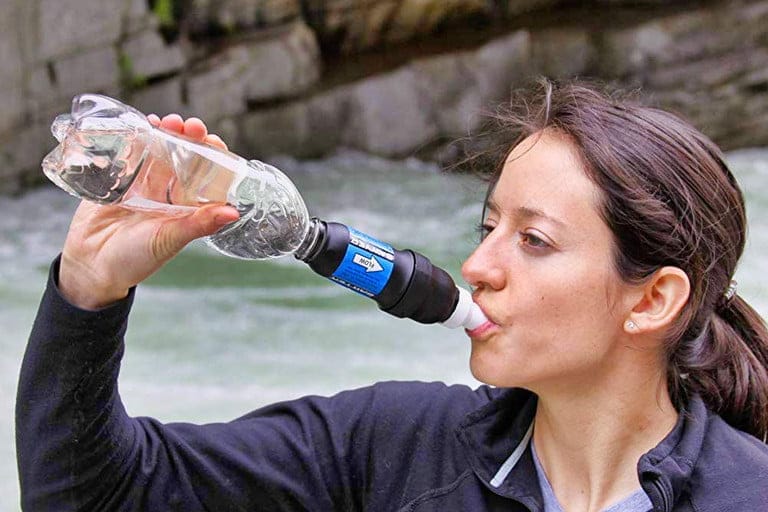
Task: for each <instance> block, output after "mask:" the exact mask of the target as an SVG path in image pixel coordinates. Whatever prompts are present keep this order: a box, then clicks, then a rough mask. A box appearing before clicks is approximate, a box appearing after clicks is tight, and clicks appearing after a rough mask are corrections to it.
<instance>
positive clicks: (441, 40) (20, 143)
mask: <svg viewBox="0 0 768 512" xmlns="http://www.w3.org/2000/svg"><path fill="white" fill-rule="evenodd" d="M0 8H1V9H2V10H1V11H0V13H2V15H1V16H0V90H2V91H3V92H2V94H0V326H1V327H2V329H3V330H4V335H3V336H2V337H1V338H0V511H1V512H5V511H14V510H18V508H19V505H18V482H17V475H16V466H15V452H14V446H13V443H14V441H13V439H14V431H13V407H14V396H15V389H16V379H17V375H18V368H19V365H20V362H21V357H22V354H23V350H24V345H25V343H26V337H27V335H28V333H29V329H30V327H31V324H32V321H33V319H34V314H35V310H36V307H37V303H38V301H39V298H40V294H41V292H42V289H43V287H44V284H45V279H46V273H47V267H48V265H49V263H50V261H51V260H52V259H53V258H54V257H55V256H56V254H57V253H58V251H59V250H60V248H61V245H62V243H63V239H64V236H65V234H66V230H67V226H68V222H69V218H70V217H71V215H72V212H73V211H74V208H75V206H76V201H75V200H74V199H73V198H71V197H69V196H68V195H66V194H65V193H64V192H62V191H60V190H58V189H54V188H52V187H51V186H49V185H47V184H45V183H43V182H44V176H43V174H42V172H41V171H40V161H41V160H42V157H43V156H44V155H45V154H46V153H47V152H48V151H50V150H51V149H52V148H53V146H54V145H55V144H54V139H53V138H52V136H51V135H50V131H49V127H50V123H51V121H52V119H53V117H54V116H55V115H56V114H58V113H61V112H65V111H68V110H69V103H70V101H71V98H72V96H74V95H75V94H78V93H81V92H100V93H104V94H108V95H111V96H115V97H118V98H120V99H122V100H123V101H125V102H127V103H129V104H132V105H133V106H135V107H137V108H139V109H140V110H143V111H144V112H146V113H150V112H154V113H157V114H160V115H163V114H166V113H169V112H178V113H181V114H183V115H195V116H198V117H201V118H202V119H204V120H205V121H206V122H207V123H208V125H209V127H210V129H211V131H213V132H216V133H219V134H220V135H221V136H222V137H223V138H224V139H225V140H226V141H227V142H228V143H229V145H230V148H231V149H233V150H234V151H236V152H238V153H240V154H242V155H243V156H246V157H248V158H260V159H263V160H266V161H268V162H270V163H272V164H274V165H276V166H278V167H279V168H281V169H283V170H284V171H285V172H286V173H287V174H288V175H289V176H290V177H291V178H292V179H293V180H294V181H295V182H296V184H297V186H298V188H299V190H300V191H301V192H302V194H303V195H304V197H305V200H306V202H307V205H308V206H309V209H310V211H311V213H312V214H314V215H318V216H321V217H323V218H326V219H329V220H337V221H340V222H345V223H347V224H350V225H352V226H355V227H356V228H358V229H360V230H363V231H366V232H368V233H370V234H372V235H374V236H377V237H379V238H381V239H384V240H386V241H388V242H390V243H392V244H393V245H395V246H397V247H410V248H413V249H416V250H419V251H421V252H423V253H424V254H426V255H428V256H429V257H430V258H431V259H432V260H433V261H435V262H436V263H438V264H440V265H442V266H444V267H445V268H447V269H448V270H449V271H450V272H451V273H452V274H453V275H454V277H457V278H458V277H459V267H460V264H461V262H462V260H463V259H464V258H466V256H467V255H468V254H469V252H470V251H471V250H472V247H473V246H474V244H475V243H476V242H477V238H476V235H475V230H474V227H475V225H476V224H477V222H478V221H479V217H480V212H481V201H482V197H483V193H484V185H483V184H482V183H481V182H480V181H478V180H476V179H475V178H472V177H471V176H469V175H468V174H466V173H463V172H461V171H462V170H464V169H463V167H462V166H461V165H458V163H459V162H461V161H462V160H463V158H464V156H465V154H466V152H467V151H470V152H471V151H473V150H475V149H477V148H476V147H474V146H473V144H474V142H473V141H474V140H476V139H474V138H473V137H472V135H473V134H476V133H479V132H482V131H483V130H484V129H485V127H486V119H487V118H488V114H489V113H492V112H493V111H494V109H495V108H496V105H499V104H503V103H504V102H505V101H509V98H510V95H511V92H512V91H513V90H514V89H517V88H520V87H522V86H524V85H526V84H529V83H530V81H531V79H532V78H534V77H537V76H547V77H550V78H565V77H583V78H591V79H598V80H601V81H605V82H608V83H610V84H614V85H616V86H619V87H622V88H629V89H637V90H638V91H639V92H640V94H641V95H642V96H644V97H645V99H646V100H647V101H648V102H650V103H652V104H655V105H658V106H662V107H665V108H669V109H672V110H674V111H676V112H678V113H681V114H682V115H683V116H685V117H687V118H688V119H690V120H691V121H692V122H693V124H694V125H696V126H697V127H699V128H700V129H701V130H703V131H704V132H705V133H706V134H708V135H709V136H711V137H712V138H713V139H714V140H715V141H716V142H717V143H719V144H720V145H721V146H722V147H723V148H725V149H726V150H728V151H729V153H728V159H729V162H730V164H731V166H732V167H733V169H734V172H735V173H736V174H737V177H738V178H739V179H740V181H741V183H742V186H743V187H744V189H745V192H746V194H747V201H748V213H749V217H750V221H751V231H750V238H749V243H748V248H747V253H746V255H745V257H744V260H743V263H742V265H741V267H740V269H739V271H738V274H737V279H738V280H739V281H740V288H739V292H740V294H741V295H743V296H744V297H746V298H747V299H748V300H750V301H751V302H752V303H753V305H755V306H756V307H757V309H758V310H759V311H761V312H762V313H763V314H768V277H767V276H768V272H767V271H766V270H768V269H766V266H767V265H768V263H766V262H765V261H763V260H764V258H763V259H762V260H761V258H759V257H758V256H759V254H761V253H762V254H764V253H765V251H766V250H768V225H767V224H768V149H766V148H768V1H672V2H670V1H663V0H634V1H633V0H589V1H581V2H576V1H565V0H517V1H514V0H0ZM445 169H450V170H451V171H452V172H449V173H446V172H441V171H443V170H445ZM467 356H468V347H467V343H466V337H465V336H464V334H463V333H460V332H453V331H448V330H446V329H443V328H441V327H434V326H432V327H429V326H421V325H418V324H415V323H413V322H410V321H406V320H398V319H394V318H391V317H389V316H387V315H384V314H382V313H380V312H378V311H377V310H376V308H375V306H374V305H373V304H372V303H370V302H369V301H367V300H365V299H362V298H359V297H358V296H356V295H354V294H352V293H350V292H348V291H346V290H344V289H341V288H338V287H336V286H334V285H332V284H330V283H326V282H325V281H324V280H323V279H322V278H319V277H317V276H315V275H314V274H312V273H311V272H310V271H309V270H308V269H307V268H306V267H304V266H303V265H302V264H299V263H297V262H295V261H292V260H291V259H290V258H286V259H281V260H272V261H268V262H241V261H235V260H232V259H227V258H224V257H221V256H218V255H216V254H214V253H213V252H212V251H211V250H209V249H208V248H206V247H205V246H204V245H203V244H202V243H200V244H193V245H192V246H191V247H189V248H188V249H187V250H185V251H184V252H183V253H182V254H181V255H180V256H179V257H178V258H177V259H176V260H174V261H173V262H171V263H170V264H169V265H168V266H166V267H165V268H164V269H163V270H162V271H161V272H160V273H158V274H157V275H156V276H154V277H153V278H152V279H150V280H149V282H147V283H146V284H145V285H143V286H142V287H140V289H139V292H138V298H137V301H136V306H135V308H134V311H133V313H132V320H131V324H130V328H129V332H128V350H127V355H126V358H125V362H124V365H123V372H122V375H121V381H120V382H121V392H122V393H123V396H124V399H125V402H126V405H127V408H128V410H129V412H130V413H132V414H135V415H151V416H156V417H159V418H160V419H162V420H166V421H172V420H184V421H192V422H207V421H225V420H228V419H231V418H233V417H235V416H239V415H241V414H243V413H245V412H247V411H249V410H251V409H254V408H256V407H258V406H260V405H263V404H265V403H269V402H273V401H276V400H282V399H288V398H292V397H296V396H300V395H304V394H307V393H322V394H330V393H334V392H336V391H339V390H341V389H345V388H349V387H356V386H362V385H366V384H370V383H372V382H374V381H377V380H385V379H419V380H441V381H445V382H450V383H455V382H458V383H466V384H468V385H472V386H474V385H476V384H477V383H476V382H475V381H474V380H473V379H472V377H471V375H469V373H468V370H467V363H466V361H467Z"/></svg>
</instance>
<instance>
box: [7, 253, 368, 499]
mask: <svg viewBox="0 0 768 512" xmlns="http://www.w3.org/2000/svg"><path fill="white" fill-rule="evenodd" d="M57 268H58V262H54V265H53V267H52V270H51V276H50V278H49V281H48V286H47V289H46V291H45V293H44V296H43V299H42V301H41V305H40V309H39V312H38V315H37V318H36V320H35V323H34V327H33V329H32V333H31V336H30V340H29V344H28V346H27V350H26V353H25V356H24V360H23V363H22V368H21V375H20V382H19V387H18V395H17V402H16V435H17V438H16V444H17V458H18V465H19V478H20V484H21V501H22V508H23V509H24V510H30V511H36V512H42V511H56V512H68V511H75V510H78V511H104V510H109V511H129V510H163V511H175V510H179V511H181V510H183V511H185V512H192V511H198V510H199V511H202V510H226V511H238V510H243V511H244V510H254V509H258V510H262V509H263V510H308V509H309V510H342V509H343V510H356V509H360V508H361V500H362V499H363V498H362V494H363V492H364V487H365V483H364V482H363V476H362V475H363V474H364V471H365V467H364V466H365V464H366V460H365V455H364V453H365V452H366V450H367V449H368V447H367V446H366V443H367V442H368V441H365V436H360V437H357V436H356V432H357V431H358V430H359V429H360V428H361V427H360V422H361V418H365V417H366V416H367V415H368V412H369V411H368V408H369V403H370V400H369V399H368V395H369V394H370V393H373V392H374V391H372V389H373V387H371V388H364V389H362V390H357V391H353V392H345V393H341V394H339V395H337V396H336V397H332V398H320V397H307V398H304V399H301V400H297V401H293V402H286V403H284V404H276V405H273V406H270V407H267V408H264V409H262V410H260V411H255V412H254V413H251V414H249V415H247V416H244V417H242V418H239V419H237V420H234V421H232V422H229V423H220V424H208V425H192V424H186V423H171V424H161V423H160V422H158V421H157V420H154V419H151V418H132V417H129V416H128V415H127V414H126V411H125V409H124V407H123V404H122V402H121V399H120V395H119V393H118V388H117V378H118V373H119V368H120V361H121V357H122V355H123V349H124V345H123V336H124V334H125V330H126V323H127V318H128V313H129V310H130V306H131V302H132V300H133V292H131V294H130V295H129V297H128V298H126V299H125V300H123V301H121V302H119V303H116V304H114V305H111V306H109V307H107V308H105V309H102V310H99V311H95V312H94V311H84V310H80V309H78V308H76V307H74V306H73V305H71V304H69V303H68V302H67V301H66V300H65V299H64V298H63V297H62V296H61V295H60V294H59V292H58V290H57V287H56V272H57ZM367 421H370V420H367Z"/></svg>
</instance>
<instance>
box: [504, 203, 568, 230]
mask: <svg viewBox="0 0 768 512" xmlns="http://www.w3.org/2000/svg"><path fill="white" fill-rule="evenodd" d="M515 212H516V213H517V215H518V216H519V217H520V218H522V219H534V218H540V219H544V220H547V221H549V222H551V223H552V224H555V225H557V226H559V227H561V228H565V227H567V224H566V223H565V222H563V221H561V220H560V219H556V218H555V217H553V216H551V215H547V214H546V213H544V212H543V211H542V210H539V209H538V208H532V207H530V206H518V207H517V208H516V209H515Z"/></svg>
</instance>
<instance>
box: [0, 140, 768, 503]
mask: <svg viewBox="0 0 768 512" xmlns="http://www.w3.org/2000/svg"><path fill="white" fill-rule="evenodd" d="M729 162H730V163H731V166H732V167H733V169H734V171H735V173H736V174H737V176H738V178H739V180H740V182H741V183H742V186H743V188H744V190H745V193H746V195H747V204H748V214H749V217H750V223H751V226H750V237H749V242H748V247H747V251H746V254H745V256H744V258H743V259H742V264H741V267H740V268H739V270H738V272H737V275H736V279H737V280H738V281H739V293H740V294H741V295H742V296H743V297H745V298H747V299H748V300H750V301H751V302H752V304H753V305H754V306H755V307H756V308H757V309H758V311H761V312H762V313H764V314H768V259H766V258H764V257H760V255H761V254H763V255H764V254H766V253H767V252H768V150H744V151H739V152H735V153H731V154H729ZM274 163H275V164H276V165H277V166H278V167H282V168H284V169H285V170H286V171H287V172H288V173H289V174H290V175H291V177H292V179H293V180H294V181H295V183H296V185H297V187H298V188H299V190H301V192H302V194H303V195H304V197H305V200H306V202H307V205H308V206H309V209H310V211H311V213H312V214H313V215H317V216H319V217H321V218H324V219H327V220H335V221H339V222H344V223H347V224H349V225H351V226H354V227H356V228H357V229H359V230H361V231H364V232H367V233H369V234H371V235H374V236H376V237H379V238H381V239H383V240H386V241H387V242H390V243H391V244H392V245H394V246H395V247H400V248H405V247H408V248H412V249H415V250H418V251H420V252H422V253H424V254H426V255H428V256H429V257H430V258H431V259H432V260H433V261H434V262H435V263H437V264H439V265H441V266H443V267H444V268H446V269H447V270H449V272H450V273H451V274H452V275H453V276H454V277H455V278H458V277H459V268H460V265H461V262H462V261H463V259H464V258H466V256H467V255H468V254H469V253H470V251H471V250H472V247H473V246H474V244H475V243H476V242H477V235H476V231H475V226H476V224H477V222H478V221H479V216H480V212H481V206H480V202H481V200H482V197H483V193H484V185H483V184H482V183H481V182H479V181H477V180H475V179H472V178H468V177H462V176H455V175H445V174H440V173H438V172H437V171H436V169H435V168H433V167H432V166H430V165H427V164H423V163H420V162H418V161H413V160H406V161H397V162H393V161H387V160H380V159H376V158H371V157H369V156H363V155H359V154H355V153H341V154H338V155H336V156H334V157H330V158H328V159H325V160H322V161H314V162H302V163H299V162H296V161H293V160H281V161H276V162H274ZM75 206H76V200H75V199H74V198H71V197H70V196H68V195H67V194H65V193H64V192H62V191H60V190H58V189H55V188H53V187H43V188H40V189H37V190H34V191H32V192H29V193H27V194H25V195H23V196H21V197H18V198H7V197H3V198H0V326H2V329H3V331H4V332H5V335H3V336H2V337H1V338H0V512H7V511H16V510H19V505H18V500H19V492H18V480H17V473H16V464H15V451H14V427H13V408H14V399H15V394H16V383H17V378H18V370H19V365H20V362H21V358H22V354H23V350H24V346H25V343H26V338H27V336H28V334H29V329H30V326H31V324H32V321H33V319H34V315H35V311H36V308H37V304H38V302H39V299H40V295H41V292H42V289H43V287H44V284H45V280H46V275H47V269H48V265H49V263H50V261H51V260H52V259H53V258H54V257H55V256H56V254H57V253H58V252H59V251H60V248H61V246H62V243H63V240H64V236H65V234H66V230H67V226H68V223H69V219H70V217H71V215H72V212H73V211H74V208H75ZM127 346H128V348H127V352H126V357H125V359H124V364H123V366H122V372H121V377H120V390H121V393H122V396H123V399H124V401H125V403H126V407H127V409H128V411H129V413H131V414H135V415H149V416H155V417H157V418H160V419H161V420H164V421H177V420H182V421H191V422H199V423H202V422H212V421H224V420H227V419H231V418H234V417H236V416H240V415H241V414H243V413H245V412H247V411H250V410H252V409H254V408H256V407H258V406H260V405H263V404H266V403H269V402H273V401H276V400H283V399H289V398H293V397H297V396H301V395H304V394H308V393H318V394H330V393H334V392H336V391H339V390H342V389H346V388H351V387H358V386H364V385H367V384H370V383H372V382H374V381H378V380H389V379H419V380H441V381H445V382H450V383H466V384H470V385H476V384H477V383H476V381H474V379H473V378H472V376H471V375H470V374H469V371H468V369H467V357H468V354H469V347H468V344H467V338H466V336H465V335H464V334H463V333H462V332H461V331H460V330H455V331H451V330H448V329H445V328H442V327H438V326H423V325H419V324H417V323H415V322H412V321H409V320H401V319H396V318H393V317H390V316H389V315H386V314H383V313H381V312H379V311H378V310H377V309H376V307H375V305H374V304H373V303H372V302H370V301H369V300H367V299H364V298H362V297H360V296H358V295H356V294H354V293H352V292H349V291H347V290H346V289H343V288H340V287H338V286H336V285H333V284H331V283H329V282H327V281H326V280H325V279H323V278H321V277H318V276H317V275H315V274H313V273H312V272H311V271H310V270H309V269H308V268H307V267H306V266H305V265H304V264H302V263H299V262H296V261H294V260H293V259H292V258H283V259H278V260H270V261H261V262H245V261H239V260H233V259H229V258H226V257H223V256H220V255H218V254H216V253H214V252H213V251H212V250H210V249H208V248H207V247H205V246H204V244H202V243H195V244H192V245H191V246H190V247H188V248H187V249H185V250H184V251H183V252H182V253H181V254H180V255H179V256H178V257H177V258H176V259H175V260H174V261H172V262H171V263H169V264H168V265H167V266H166V267H164V268H163V269H162V270H161V271H160V272H159V273H158V274H156V275H155V276H154V277H152V278H151V279H150V280H149V281H148V282H146V283H145V284H143V285H142V286H141V287H139V290H138V293H137V300H136V303H135V306H134V309H133V311H132V314H131V322H130V326H129V330H128V334H127Z"/></svg>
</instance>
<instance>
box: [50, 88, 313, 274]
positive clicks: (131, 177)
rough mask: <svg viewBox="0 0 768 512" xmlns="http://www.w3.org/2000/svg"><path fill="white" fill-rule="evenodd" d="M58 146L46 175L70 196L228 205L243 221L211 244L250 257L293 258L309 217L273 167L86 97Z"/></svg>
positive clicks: (66, 122)
mask: <svg viewBox="0 0 768 512" xmlns="http://www.w3.org/2000/svg"><path fill="white" fill-rule="evenodd" d="M51 131H52V132H53V134H54V136H55V137H56V139H57V140H58V141H59V145H58V146H57V147H56V148H55V149H54V150H53V151H51V153H49V154H48V156H46V157H45V159H44V161H43V170H44V172H45V174H46V175H47V176H48V177H49V178H50V179H51V180H52V181H53V182H54V183H56V184H57V185H58V186H60V187H61V188H63V189H64V190H67V191H68V192H70V193H71V194H73V195H75V196H77V197H81V198H83V199H87V200H90V201H95V202H98V203H101V204H117V205H121V206H123V207H126V208H132V209H136V210H144V211H149V212H159V213H161V214H163V215H187V214H189V213H190V212H191V211H194V209H195V208H198V207H200V206H202V205H206V204H212V203H217V204H229V205H232V206H234V207H235V208H237V210H238V212H239V213H240V219H239V220H238V221H236V222H233V223H232V224H230V225H228V226H225V227H224V228H223V229H222V230H220V231H219V232H217V233H216V234H214V235H213V236H211V237H208V239H207V242H208V243H209V245H211V246H212V247H214V248H215V249H217V250H219V251H220V252H222V253H224V254H227V255H228V256H234V257H238V258H244V259H262V258H271V257H277V256H282V255H285V254H290V253H293V252H294V251H295V250H296V249H297V248H298V247H299V245H300V244H301V243H302V241H304V239H305V238H306V236H307V231H308V229H309V214H308V212H307V208H306V206H305V204H304V201H303V199H302V198H301V195H300V194H299V192H298V191H297V190H296V187H295V186H294V185H293V183H292V182H291V180H290V179H289V178H288V177H287V176H285V174H283V173H282V172H280V171H279V170H277V169H275V168H274V167H272V166H270V165H268V164H265V163H263V162H259V161H248V160H246V159H244V158H242V157H240V156H238V155H236V154H234V153H231V152H229V151H226V150H222V149H219V148H216V147H213V146H209V145H207V144H202V143H199V142H196V141H193V140H191V139H188V138H186V137H184V136H180V135H178V134H175V133H170V132H167V131H165V130H162V129H159V128H155V127H153V126H152V125H151V124H150V123H149V121H148V120H147V118H146V117H145V116H144V115H143V114H142V113H141V112H139V111H138V110H135V109H134V108H132V107H130V106H128V105H124V104H123V103H121V102H119V101H117V100H115V99H112V98H109V97H106V96H101V95H97V94H82V95H79V96H77V97H75V99H74V100H73V102H72V111H71V113H69V114H62V115H60V116H58V117H57V118H56V119H55V121H54V123H53V125H52V127H51Z"/></svg>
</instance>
